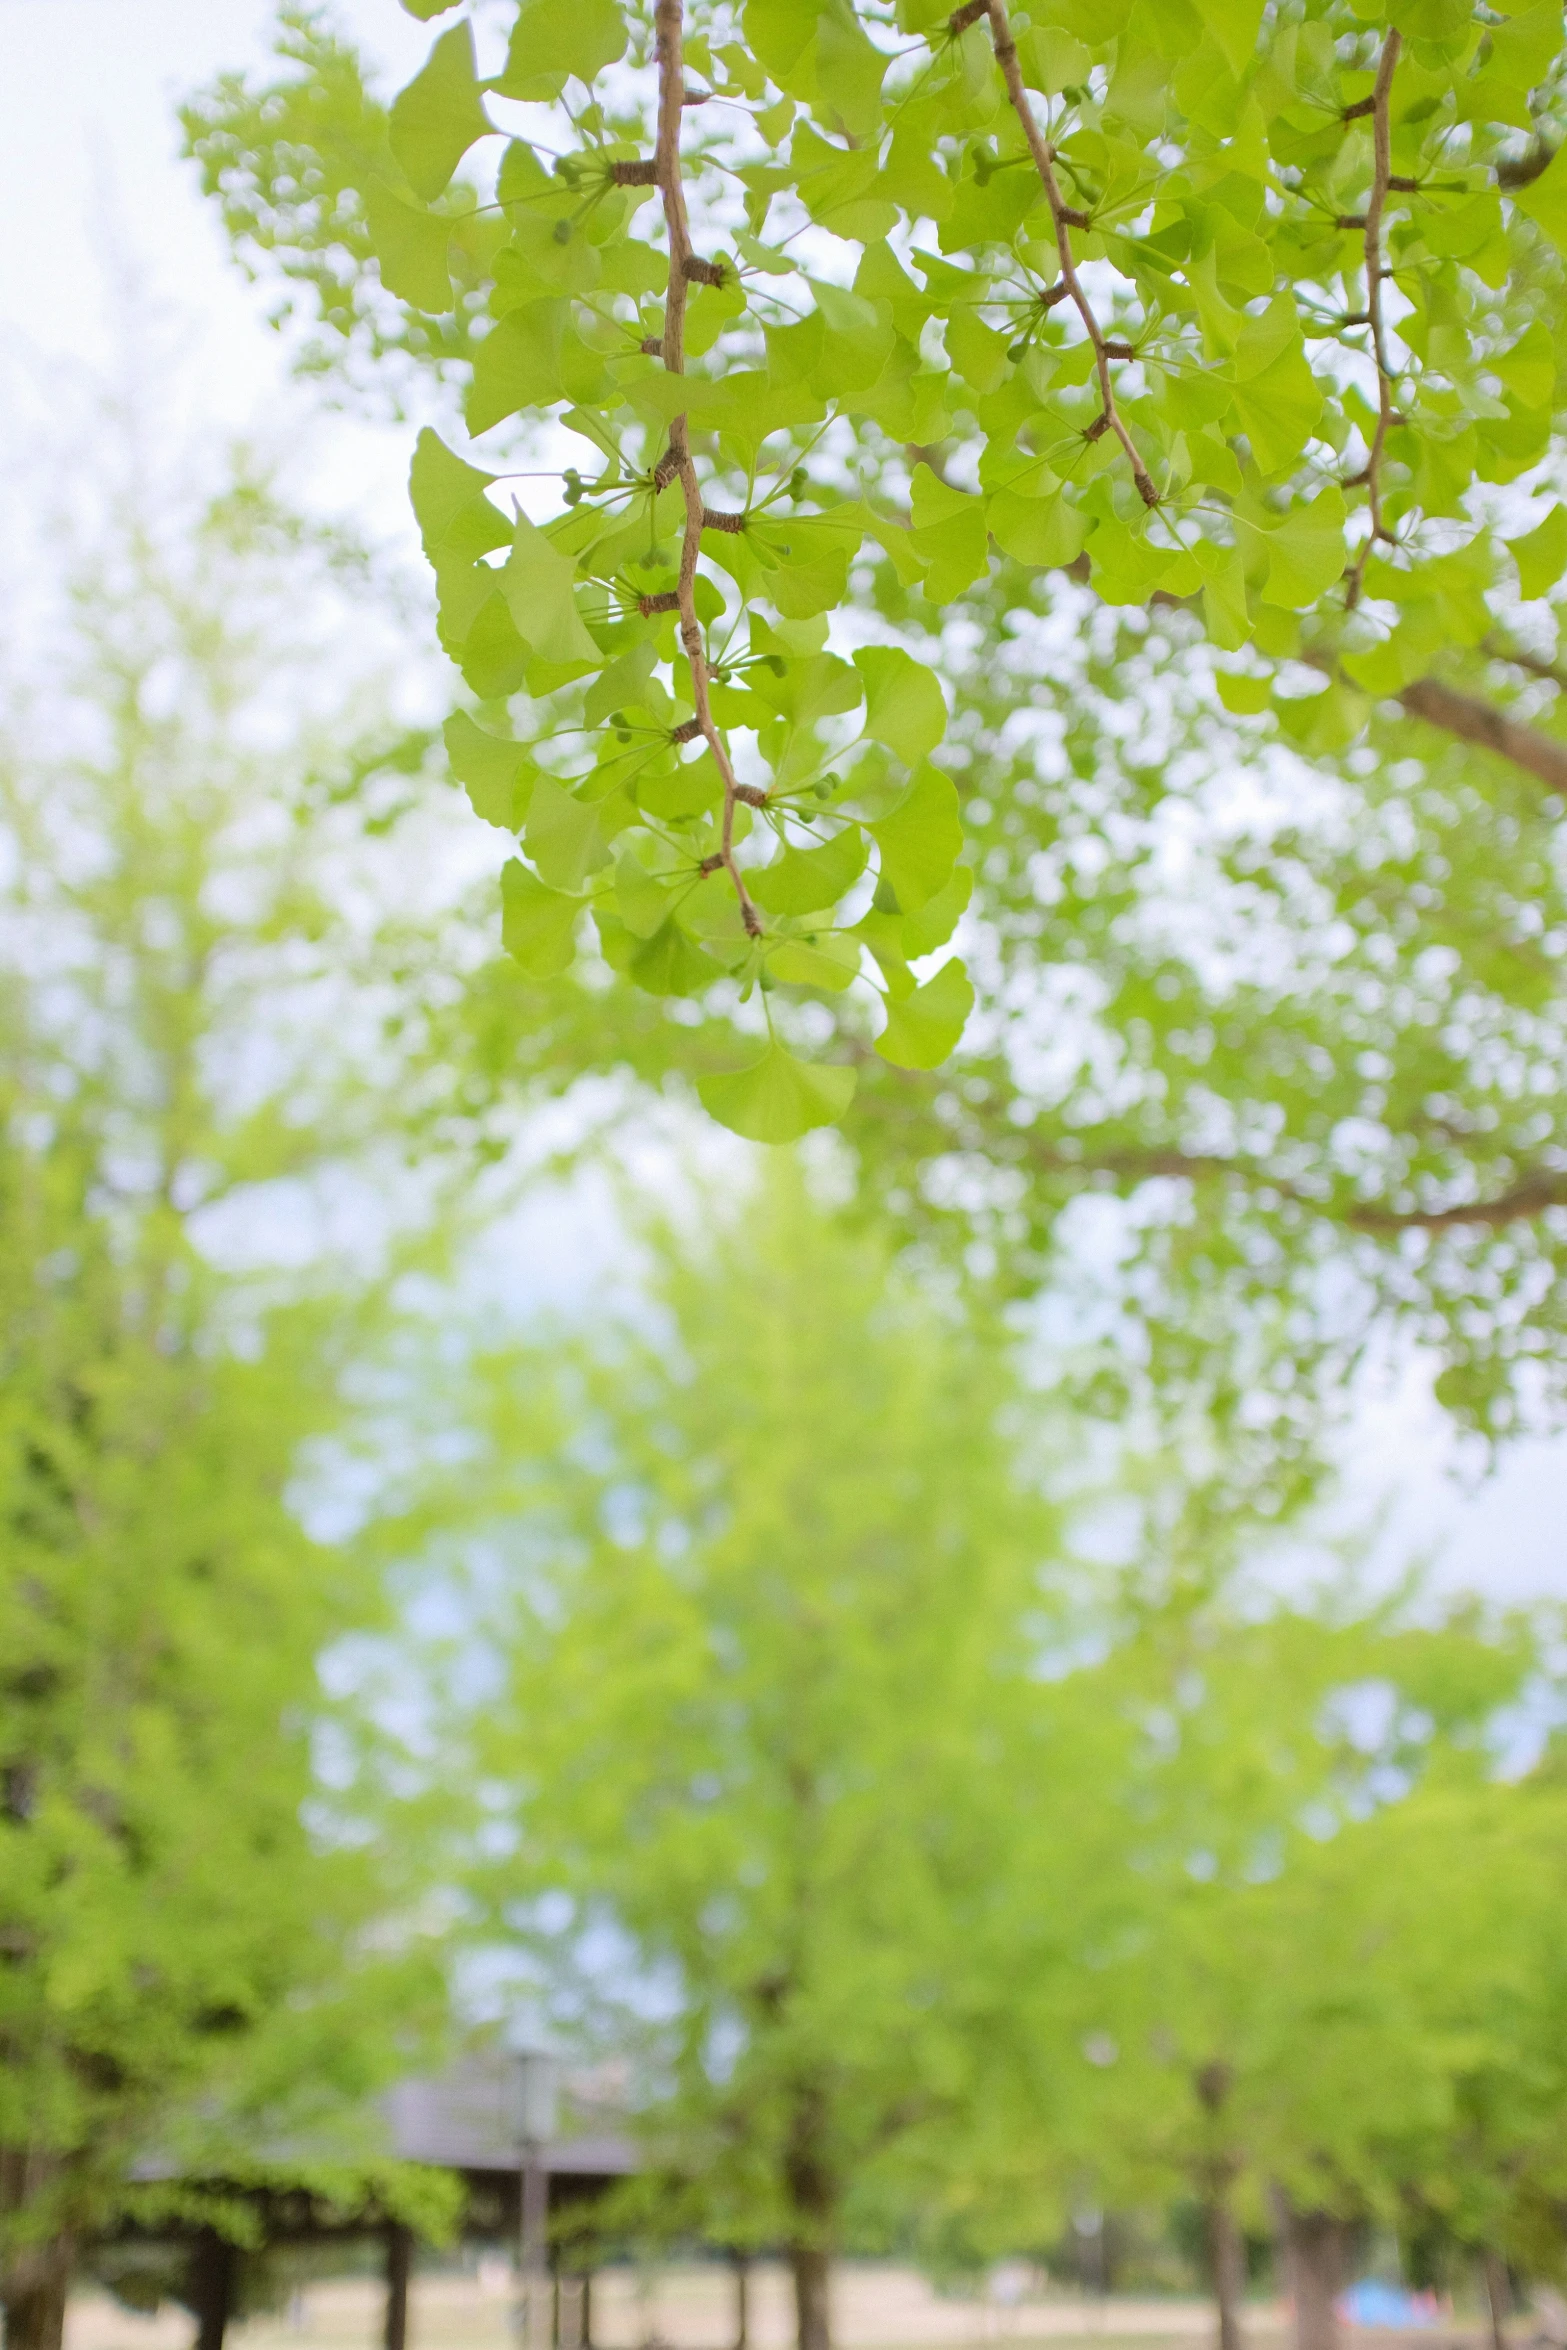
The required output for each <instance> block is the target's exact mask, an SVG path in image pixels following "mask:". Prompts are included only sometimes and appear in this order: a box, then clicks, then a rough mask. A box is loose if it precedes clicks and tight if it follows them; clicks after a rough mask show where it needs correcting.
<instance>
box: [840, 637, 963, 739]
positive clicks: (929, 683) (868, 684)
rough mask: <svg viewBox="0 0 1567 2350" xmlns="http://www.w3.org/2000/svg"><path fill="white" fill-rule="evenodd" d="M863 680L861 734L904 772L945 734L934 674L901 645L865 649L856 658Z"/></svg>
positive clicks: (944, 707) (942, 704) (944, 710)
mask: <svg viewBox="0 0 1567 2350" xmlns="http://www.w3.org/2000/svg"><path fill="white" fill-rule="evenodd" d="M854 666H855V668H856V669H857V670H858V671H859V673H860V675H861V676H862V677H863V678H864V680H865V732H866V734H867V735H868V736H869V737H870V739H871V741H872V742H878V743H885V744H886V746H887V748H888V750H889V751H894V752H896V754H897V756H898V757H899V758H900V759H901V760H902V761H903V763H904V765H905V766H906V767H915V766H918V764H919V762H920V760H921V759H923V758H924V757H925V756H926V755H927V753H928V752H931V751H933V750H934V749H935V748H936V745H937V744H938V743H939V742H940V740H941V738H942V736H943V735H944V734H945V733H946V731H947V705H946V702H945V701H944V699H943V698H942V691H941V687H940V685H939V684H938V683H937V680H936V677H935V674H934V672H933V671H932V670H929V669H927V668H926V667H925V666H924V664H923V662H920V661H916V660H914V659H913V658H912V656H911V655H910V654H908V653H905V652H904V651H903V649H902V647H901V646H899V645H866V646H864V647H863V648H862V649H861V651H859V652H858V653H856V654H855V656H854Z"/></svg>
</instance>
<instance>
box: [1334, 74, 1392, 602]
mask: <svg viewBox="0 0 1567 2350" xmlns="http://www.w3.org/2000/svg"><path fill="white" fill-rule="evenodd" d="M1402 47H1403V36H1402V35H1401V34H1400V33H1397V32H1390V33H1389V34H1388V36H1387V39H1386V40H1385V41H1384V42H1383V44H1382V57H1381V61H1380V63H1379V64H1378V66H1377V79H1376V87H1375V89H1374V90H1373V91H1372V93H1371V143H1372V172H1371V195H1370V198H1369V200H1368V202H1367V205H1366V220H1365V230H1366V314H1367V318H1368V320H1369V323H1370V327H1371V351H1372V356H1373V358H1374V359H1375V361H1376V369H1377V429H1376V432H1375V434H1374V435H1373V437H1372V442H1371V454H1370V456H1369V457H1368V458H1367V459H1366V505H1367V509H1368V513H1369V516H1370V525H1371V527H1370V528H1369V530H1368V531H1367V532H1366V537H1365V543H1364V544H1363V545H1362V547H1361V550H1360V553H1359V554H1358V555H1357V556H1356V558H1355V563H1354V567H1353V569H1352V570H1351V572H1350V578H1349V586H1348V589H1347V590H1346V592H1345V598H1344V601H1345V603H1346V605H1347V606H1348V608H1349V609H1350V610H1351V611H1353V609H1354V607H1355V606H1356V604H1358V603H1359V601H1360V591H1361V587H1362V585H1363V583H1364V581H1365V576H1366V565H1367V563H1368V562H1369V561H1370V559H1371V550H1372V548H1373V547H1374V546H1375V545H1376V543H1377V541H1378V539H1390V538H1391V537H1392V535H1393V534H1392V532H1391V531H1390V530H1389V529H1388V528H1387V526H1386V525H1385V523H1384V522H1383V520H1382V457H1383V452H1384V450H1385V449H1386V447H1387V436H1388V429H1389V427H1390V426H1391V424H1392V423H1393V371H1392V369H1391V368H1390V367H1389V365H1388V357H1387V342H1386V338H1385V334H1384V330H1383V323H1382V278H1383V269H1382V211H1383V207H1384V205H1385V204H1386V202H1387V196H1388V188H1389V185H1390V183H1391V181H1392V177H1393V133H1392V128H1391V125H1390V123H1389V121H1388V105H1389V100H1390V99H1391V97H1392V91H1393V72H1394V68H1395V67H1396V66H1397V64H1398V56H1399V51H1400V49H1401V48H1402Z"/></svg>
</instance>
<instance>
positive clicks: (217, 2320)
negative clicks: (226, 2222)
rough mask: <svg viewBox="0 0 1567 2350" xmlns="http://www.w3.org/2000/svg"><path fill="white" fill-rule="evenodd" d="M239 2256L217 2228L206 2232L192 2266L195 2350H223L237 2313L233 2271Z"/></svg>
mask: <svg viewBox="0 0 1567 2350" xmlns="http://www.w3.org/2000/svg"><path fill="white" fill-rule="evenodd" d="M238 2261H239V2254H238V2252H237V2251H236V2250H235V2247H234V2246H233V2245H232V2244H231V2243H230V2242H229V2240H228V2238H227V2237H226V2236H220V2235H219V2234H218V2232H217V2230H216V2228H203V2229H202V2231H201V2234H200V2235H199V2236H198V2237H197V2238H196V2246H195V2250H194V2251H193V2252H192V2254H191V2262H190V2302H191V2307H192V2309H193V2310H194V2311H195V2313H196V2340H195V2344H194V2350H223V2337H224V2335H225V2334H226V2333H227V2331H228V2323H229V2319H230V2317H231V2316H232V2315H233V2311H234V2271H235V2268H236V2267H237V2265H238Z"/></svg>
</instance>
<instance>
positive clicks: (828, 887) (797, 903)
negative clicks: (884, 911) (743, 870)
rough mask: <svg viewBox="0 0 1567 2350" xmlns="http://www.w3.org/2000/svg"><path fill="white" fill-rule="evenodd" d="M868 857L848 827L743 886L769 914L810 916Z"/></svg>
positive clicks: (859, 835) (847, 884)
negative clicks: (834, 836)
mask: <svg viewBox="0 0 1567 2350" xmlns="http://www.w3.org/2000/svg"><path fill="white" fill-rule="evenodd" d="M910 666H911V667H912V663H911V664H910ZM869 855H870V850H869V848H868V846H867V844H866V840H865V835H864V833H863V832H862V831H861V830H860V828H859V826H858V825H857V824H851V825H848V826H846V827H845V829H844V830H843V831H842V832H840V833H839V834H838V835H837V837H836V839H834V840H828V841H823V842H822V844H821V846H820V847H819V848H814V849H786V850H785V851H784V853H783V855H782V856H781V857H780V858H778V860H777V861H776V863H774V864H772V865H764V866H761V867H760V868H758V869H757V870H756V871H754V872H751V873H748V874H747V875H746V884H747V887H748V888H749V889H750V892H751V895H752V897H753V898H755V900H756V902H757V904H758V905H759V906H765V907H766V909H767V911H768V912H769V913H770V914H814V913H816V912H817V911H818V909H819V908H821V907H823V906H835V905H836V904H837V903H838V900H839V899H840V898H841V897H842V896H843V893H844V891H845V890H847V889H852V888H853V887H854V884H855V883H856V882H857V881H858V880H859V878H860V875H861V874H862V873H863V872H864V870H865V866H866V862H867V860H868V858H869Z"/></svg>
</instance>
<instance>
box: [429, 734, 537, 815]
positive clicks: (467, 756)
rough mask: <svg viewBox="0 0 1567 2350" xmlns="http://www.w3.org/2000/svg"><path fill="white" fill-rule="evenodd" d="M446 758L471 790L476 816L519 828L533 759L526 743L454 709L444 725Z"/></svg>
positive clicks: (525, 806) (525, 809)
mask: <svg viewBox="0 0 1567 2350" xmlns="http://www.w3.org/2000/svg"><path fill="white" fill-rule="evenodd" d="M441 731H442V734H443V736H444V738H445V742H446V761H447V765H448V766H449V767H450V768H451V771H452V773H453V774H454V775H455V776H456V778H457V780H458V782H459V783H460V784H461V785H462V787H463V789H464V790H465V791H466V793H467V794H468V798H469V801H470V803H471V804H472V807H473V812H474V814H475V815H476V816H482V817H483V818H484V821H485V823H486V824H498V825H500V826H502V827H503V829H504V830H506V831H508V832H515V831H516V829H517V827H518V825H519V824H521V822H522V820H523V818H524V817H525V816H526V814H527V812H528V785H529V783H530V782H531V772H530V770H531V761H530V760H529V757H528V753H527V749H526V747H525V746H524V745H523V744H522V743H517V742H507V741H506V740H505V739H504V738H503V737H502V736H500V735H494V734H487V733H486V732H485V730H484V728H483V727H482V726H476V725H475V724H474V722H473V720H472V719H471V718H470V717H469V715H468V713H467V711H466V710H454V711H453V713H452V715H451V717H450V718H448V719H447V721H446V724H445V726H444V727H443V728H442V730H441Z"/></svg>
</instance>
